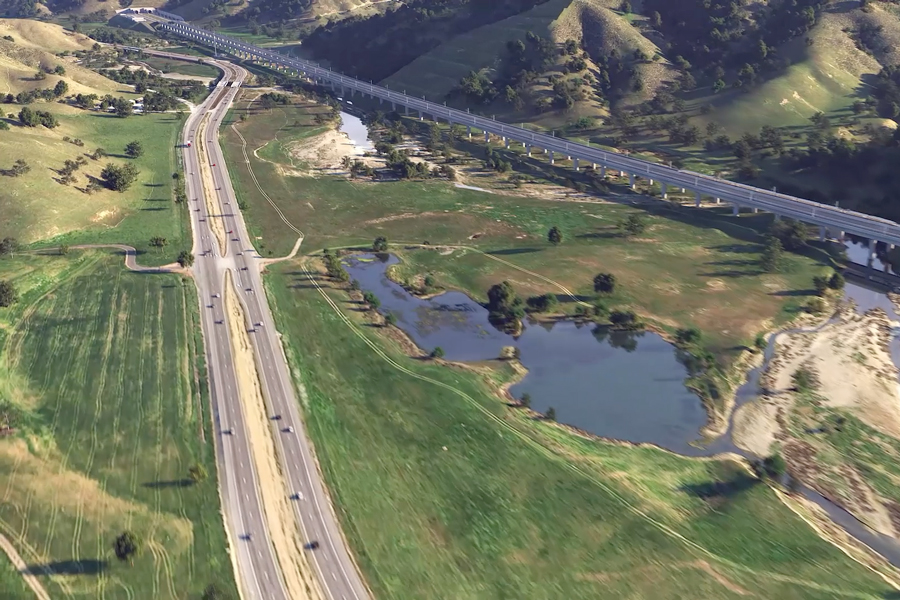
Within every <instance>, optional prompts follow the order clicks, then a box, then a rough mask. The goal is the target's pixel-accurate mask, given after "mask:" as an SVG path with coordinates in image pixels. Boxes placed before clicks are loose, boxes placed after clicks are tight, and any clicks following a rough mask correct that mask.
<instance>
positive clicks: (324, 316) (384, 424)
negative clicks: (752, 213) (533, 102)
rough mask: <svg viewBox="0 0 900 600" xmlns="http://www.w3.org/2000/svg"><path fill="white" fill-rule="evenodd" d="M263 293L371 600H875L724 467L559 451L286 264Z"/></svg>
mask: <svg viewBox="0 0 900 600" xmlns="http://www.w3.org/2000/svg"><path fill="white" fill-rule="evenodd" d="M266 286H267V290H268V293H269V294H270V298H271V300H272V302H273V306H274V308H275V314H276V321H277V324H278V327H279V330H280V331H281V332H283V334H284V343H285V346H286V349H287V352H288V356H289V360H290V361H291V363H292V372H293V373H294V374H295V376H296V377H297V379H298V385H299V384H302V386H303V387H304V389H305V394H304V395H303V398H304V400H303V402H304V406H303V409H304V412H305V415H306V419H307V421H306V422H307V427H308V428H309V430H310V433H311V436H312V438H313V441H314V442H315V444H316V450H317V454H318V456H319V460H320V463H321V465H322V468H323V471H324V473H325V477H326V480H327V482H328V486H329V490H330V491H331V494H332V496H333V497H334V498H335V501H336V502H337V505H338V514H339V515H340V516H341V519H342V521H343V527H344V531H345V533H346V535H347V536H348V538H349V541H350V544H351V546H352V548H353V550H354V551H355V555H356V557H357V560H358V562H359V564H360V566H361V568H362V570H363V572H364V574H365V576H366V578H367V581H368V582H369V584H370V586H371V587H372V589H373V592H374V594H375V596H376V597H378V598H385V599H386V598H411V597H414V598H534V599H536V600H540V599H543V598H548V599H549V598H554V599H555V598H597V597H610V598H612V597H615V598H687V597H689V598H696V599H701V598H710V599H713V598H714V599H722V598H737V597H744V596H749V597H761V598H779V599H782V598H792V599H799V598H810V599H812V598H841V597H856V598H881V597H890V596H888V595H887V594H889V593H890V592H888V591H887V590H888V588H889V586H888V585H887V584H886V583H885V582H884V581H882V580H881V579H880V578H878V577H877V576H876V575H874V574H873V573H871V572H869V571H867V570H866V569H864V568H862V567H860V566H859V565H857V564H856V563H854V562H852V561H851V560H849V559H848V558H847V557H846V556H845V555H844V554H842V553H841V552H840V551H839V550H837V549H836V548H834V547H832V546H831V545H829V544H827V543H825V542H824V541H822V540H821V539H819V538H818V537H817V536H816V535H815V533H814V532H813V531H812V529H810V528H809V527H808V526H807V525H805V524H804V523H803V522H802V521H801V520H800V519H798V518H797V517H796V516H795V515H794V514H793V513H792V512H791V511H790V510H789V509H788V508H787V507H786V506H784V505H783V504H781V503H780V502H779V501H778V500H777V499H776V498H775V496H774V494H773V493H772V492H771V491H770V490H769V489H768V488H767V487H766V486H764V485H758V484H753V483H752V482H751V481H750V480H749V479H748V477H747V475H746V474H744V473H743V472H742V471H740V470H739V469H738V468H736V467H735V466H733V465H731V464H729V463H722V462H716V461H696V460H690V459H685V458H680V457H677V456H674V455H671V454H667V453H663V452H661V451H657V450H654V449H650V448H635V447H630V446H619V445H609V444H605V443H599V442H590V441H587V440H581V439H578V438H575V437H573V436H571V435H569V434H567V433H565V432H563V431H562V430H559V429H556V428H555V427H553V426H551V425H547V424H545V423H543V422H540V421H533V420H531V419H529V418H528V417H527V416H525V414H524V413H523V412H522V411H518V410H512V409H509V408H507V407H506V406H505V404H504V403H502V402H501V401H499V399H498V398H497V397H496V396H495V395H494V394H493V392H492V391H491V390H490V389H489V387H488V385H487V383H486V382H485V381H484V380H483V379H482V377H481V376H476V375H473V374H471V373H469V372H466V371H461V370H458V369H449V368H447V367H443V366H440V365H435V364H430V363H428V362H422V361H418V360H413V359H409V358H407V357H405V356H404V355H402V353H401V352H400V351H399V350H398V349H397V348H396V347H395V346H394V345H393V344H392V343H388V342H384V341H383V339H382V338H380V336H379V333H378V331H379V330H377V329H375V328H371V327H365V326H363V324H362V322H361V320H360V319H361V317H360V316H359V314H358V313H356V312H354V311H349V310H348V316H347V318H348V319H350V322H351V323H353V325H352V326H348V324H347V323H346V322H345V321H344V320H342V318H343V317H341V316H340V315H339V314H337V313H336V312H335V311H334V310H333V308H332V306H330V305H329V304H327V303H326V302H325V300H323V298H322V297H321V296H320V295H319V294H318V292H317V291H316V290H315V289H314V288H313V286H312V285H310V281H309V280H308V279H307V278H306V277H305V276H304V275H303V274H302V273H301V271H300V269H299V268H298V266H297V264H293V263H289V264H284V265H279V266H277V267H275V268H274V269H272V272H271V273H270V275H268V276H267V278H266ZM332 296H333V298H334V302H335V303H336V305H337V306H346V304H347V297H346V296H345V295H344V294H343V293H342V292H334V293H332ZM389 361H395V364H396V365H398V367H397V368H395V367H394V366H392V365H391V363H390V362H389ZM350 365H352V368H349V367H348V366H350ZM401 368H402V369H404V370H407V371H406V372H403V371H401V370H400V369H401ZM505 375H508V373H495V374H494V375H492V376H490V377H489V379H490V380H491V381H492V382H493V383H496V382H497V381H498V379H503V378H504V376H505ZM423 378H425V380H423ZM428 380H433V381H436V382H440V383H439V384H437V385H436V384H432V383H429V382H428ZM714 482H722V487H721V488H719V489H720V490H721V494H719V493H714V494H712V495H711V496H710V495H709V494H708V493H707V492H708V490H709V489H710V488H711V487H713V483H714ZM704 490H707V492H704ZM704 497H705V498H706V499H703V498H704Z"/></svg>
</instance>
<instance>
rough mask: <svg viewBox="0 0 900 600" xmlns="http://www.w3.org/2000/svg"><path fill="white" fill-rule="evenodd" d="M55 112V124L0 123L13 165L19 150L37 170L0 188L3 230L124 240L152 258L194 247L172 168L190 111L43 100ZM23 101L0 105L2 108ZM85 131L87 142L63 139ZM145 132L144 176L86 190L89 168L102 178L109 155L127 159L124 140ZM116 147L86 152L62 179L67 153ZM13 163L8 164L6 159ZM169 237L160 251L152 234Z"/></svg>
mask: <svg viewBox="0 0 900 600" xmlns="http://www.w3.org/2000/svg"><path fill="white" fill-rule="evenodd" d="M38 107H39V108H41V109H42V110H44V109H46V110H50V111H52V112H54V113H55V114H56V115H57V117H58V118H59V121H60V126H59V127H58V128H57V129H54V130H48V129H45V128H43V127H42V128H37V129H32V128H25V127H20V126H13V128H12V129H11V130H9V131H0V154H2V155H3V156H5V157H8V158H6V160H5V161H4V163H5V164H3V165H2V168H9V166H11V164H12V161H13V160H15V159H17V158H23V159H25V160H26V161H27V162H28V164H29V165H30V166H31V171H30V172H29V173H26V174H25V175H22V176H20V177H4V178H3V184H4V185H3V186H2V188H0V211H2V212H3V214H4V216H5V217H6V218H4V219H3V220H2V222H0V236H7V235H12V236H14V237H16V238H18V239H19V240H20V241H21V242H23V243H33V244H37V245H42V244H57V243H67V244H76V243H113V242H117V243H123V244H130V245H132V246H134V247H135V248H137V249H138V251H139V252H141V253H146V254H145V255H144V256H141V258H140V261H141V262H143V263H147V264H165V263H169V262H172V261H173V260H174V258H175V256H176V255H177V254H178V252H180V251H181V250H182V249H185V248H190V224H189V222H188V220H187V214H186V212H185V211H186V209H185V207H183V206H179V205H177V204H175V202H174V201H173V191H172V177H171V175H172V173H173V172H175V171H176V170H177V165H176V157H175V145H176V143H177V135H178V132H179V131H180V129H181V126H182V123H183V121H184V119H183V118H182V117H180V116H177V115H175V114H151V115H144V116H132V117H128V118H127V119H120V118H118V117H114V116H110V115H105V114H102V113H98V112H94V111H82V110H78V109H74V108H69V107H65V106H61V105H55V104H48V105H46V107H44V106H41V105H38ZM18 109H19V107H15V106H11V105H0V110H2V111H4V112H9V111H14V110H18ZM65 135H68V136H69V137H71V138H80V139H82V140H83V141H84V143H85V145H84V146H83V147H78V146H75V145H74V144H72V143H70V142H66V141H64V140H63V139H62V138H63V136H65ZM132 140H139V141H140V142H141V143H142V144H143V146H144V155H143V156H141V157H140V158H138V159H135V160H134V161H133V162H134V164H135V165H136V166H137V167H138V169H140V172H141V173H140V176H139V177H138V180H137V182H135V183H134V184H133V185H132V186H131V188H130V189H129V190H128V191H127V192H124V193H120V192H114V191H112V190H107V189H104V190H102V191H99V192H96V193H94V194H91V195H88V194H86V193H84V191H83V189H84V187H85V186H86V185H87V182H88V180H87V178H86V174H87V175H90V176H92V177H97V178H99V175H100V171H101V170H102V169H103V167H104V165H106V164H107V163H109V162H113V163H118V164H121V163H123V162H125V161H126V160H129V159H127V158H126V157H125V156H124V154H123V149H124V147H125V145H126V144H127V143H128V142H130V141H132ZM98 147H99V148H104V149H106V150H107V152H108V153H109V154H110V155H111V156H110V157H109V158H102V159H100V160H97V161H95V160H92V159H88V161H87V164H85V165H84V167H82V168H81V169H80V170H79V171H78V172H77V174H76V176H77V181H76V182H75V183H74V184H72V185H68V186H67V185H63V184H61V183H59V182H58V181H57V179H58V178H59V175H58V173H57V170H58V169H60V168H62V166H63V163H64V162H65V160H67V159H68V160H75V159H77V158H78V157H79V156H82V155H84V154H89V153H92V152H93V151H94V149H95V148H98ZM6 163H8V164H6ZM155 235H160V236H163V237H165V238H166V239H167V240H168V244H169V245H168V246H167V247H166V248H165V249H164V250H163V251H162V252H157V251H156V250H153V251H150V238H151V237H153V236H155Z"/></svg>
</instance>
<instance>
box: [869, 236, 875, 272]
mask: <svg viewBox="0 0 900 600" xmlns="http://www.w3.org/2000/svg"><path fill="white" fill-rule="evenodd" d="M874 262H875V240H874V239H872V240H869V266H870V267H871V266H872V264H873V263H874Z"/></svg>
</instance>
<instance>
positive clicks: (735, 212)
mask: <svg viewBox="0 0 900 600" xmlns="http://www.w3.org/2000/svg"><path fill="white" fill-rule="evenodd" d="M740 212H741V207H740V206H738V205H737V204H733V205H732V206H731V214H732V215H733V216H735V217H736V216H738V215H739V214H740Z"/></svg>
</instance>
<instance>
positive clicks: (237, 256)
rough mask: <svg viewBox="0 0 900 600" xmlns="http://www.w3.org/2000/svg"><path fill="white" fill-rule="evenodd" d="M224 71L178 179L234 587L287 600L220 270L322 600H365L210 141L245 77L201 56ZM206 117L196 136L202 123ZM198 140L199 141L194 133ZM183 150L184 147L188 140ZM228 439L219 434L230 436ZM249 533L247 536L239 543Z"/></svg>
mask: <svg viewBox="0 0 900 600" xmlns="http://www.w3.org/2000/svg"><path fill="white" fill-rule="evenodd" d="M145 52H147V53H153V54H161V55H164V56H169V57H172V58H181V59H184V60H196V58H192V57H186V56H180V55H176V54H172V53H163V52H158V53H157V52H151V51H147V50H145ZM205 60H206V62H208V63H213V62H214V63H215V64H217V65H218V66H219V67H221V68H222V69H224V70H225V73H226V75H225V77H223V79H222V80H221V81H220V83H219V85H218V87H217V88H216V89H215V90H214V92H213V93H212V94H211V95H210V97H209V98H208V99H207V100H206V101H205V102H204V103H203V104H202V105H201V106H200V107H198V109H197V110H196V111H194V112H193V113H192V114H191V116H190V117H189V118H188V121H187V123H186V125H185V128H184V138H183V144H184V145H185V147H184V162H185V166H184V168H185V183H186V191H187V195H188V205H189V210H190V211H191V225H192V228H193V231H194V248H193V252H194V254H195V257H196V259H195V262H194V267H193V271H194V277H195V280H196V283H197V287H198V289H199V292H200V299H201V301H200V304H201V310H202V315H201V322H202V327H203V333H204V340H205V344H206V356H207V365H208V368H209V378H210V392H211V398H212V404H213V418H214V424H215V426H216V428H217V433H218V443H217V458H218V464H219V467H220V478H221V490H222V497H223V498H222V500H223V509H224V511H225V514H226V518H227V527H228V528H229V535H230V537H231V540H232V544H233V546H234V548H235V549H236V553H237V556H236V559H237V564H238V569H239V573H238V575H239V582H240V585H241V587H242V588H243V590H242V591H243V594H244V598H245V599H248V598H254V599H259V600H281V599H284V600H287V598H288V594H287V591H286V587H285V585H284V582H283V578H282V575H281V573H280V570H279V566H278V561H277V559H276V557H275V554H274V551H273V548H272V543H271V541H270V538H269V534H268V531H267V528H266V525H265V518H264V515H263V510H264V507H263V506H262V503H261V501H260V498H259V494H258V491H257V490H258V481H257V475H256V472H255V470H254V467H253V460H252V456H251V452H250V448H249V443H248V441H247V439H248V438H247V435H246V434H245V426H244V422H243V415H242V407H241V400H240V396H239V390H238V385H237V376H236V372H235V368H234V356H233V355H232V351H231V342H230V339H229V331H228V326H227V324H226V323H227V317H226V315H225V307H224V303H223V301H222V299H221V297H220V295H221V294H222V293H223V292H224V285H225V273H226V271H231V280H232V281H233V282H234V285H235V287H236V288H237V290H238V292H237V293H238V295H239V296H240V300H241V304H242V305H243V309H244V314H245V316H246V318H247V319H248V321H249V323H248V324H247V326H248V331H249V332H250V336H249V337H250V340H251V344H252V346H253V352H254V355H255V357H256V364H257V370H258V374H259V378H260V382H261V387H262V391H263V395H264V398H265V400H266V405H267V408H268V409H269V410H271V411H272V413H273V415H272V416H274V415H280V417H281V418H280V420H270V421H269V423H270V424H271V425H272V426H273V427H277V431H275V432H274V437H275V440H276V446H277V450H278V453H279V458H280V463H281V468H282V471H283V474H284V478H285V480H286V481H287V485H288V486H289V489H287V490H285V494H287V495H289V496H290V497H291V498H292V499H293V500H292V504H293V507H294V511H295V515H296V517H297V518H298V521H299V522H300V523H301V525H302V530H303V534H304V536H305V539H306V540H307V541H312V540H316V541H318V542H319V547H318V548H317V549H316V550H309V552H310V553H311V561H310V562H311V563H312V564H313V565H314V567H315V569H316V571H317V575H318V578H319V580H320V583H321V584H322V588H323V589H324V590H325V595H326V597H328V598H331V599H334V600H368V598H369V597H370V595H369V592H368V590H367V588H366V586H365V584H364V583H363V580H362V578H361V576H360V575H359V573H358V572H357V570H356V566H355V564H354V562H353V560H352V558H351V556H350V553H349V551H348V549H347V547H346V545H345V543H344V538H343V537H342V535H341V531H340V526H339V524H338V521H337V517H336V515H335V513H334V511H333V509H332V506H331V501H330V499H329V497H328V495H327V493H326V491H325V487H324V484H323V482H322V480H321V476H320V474H319V471H318V468H317V462H316V459H315V455H314V452H313V449H312V445H311V443H310V441H309V439H308V438H307V436H306V432H305V428H304V426H303V422H302V420H301V418H300V413H299V407H298V402H297V397H296V395H295V393H294V387H293V382H292V380H291V376H290V371H289V369H288V365H287V360H286V357H285V355H284V352H283V349H282V348H281V341H280V339H279V335H278V332H277V330H276V328H275V322H274V319H273V318H272V314H271V311H270V310H269V305H268V302H267V301H266V296H265V290H264V288H263V285H262V277H261V274H260V270H261V267H262V265H263V262H264V261H263V259H262V257H261V256H259V255H258V254H257V253H256V251H255V250H254V248H253V245H252V244H251V242H250V239H251V238H250V235H249V234H248V233H247V228H246V226H245V224H244V219H243V216H242V215H241V213H240V211H239V210H238V206H237V200H236V197H235V194H234V190H233V188H232V185H231V179H230V178H229V176H228V170H227V168H226V166H225V162H224V157H223V154H222V149H221V147H220V146H219V142H218V128H219V127H220V126H221V124H222V121H223V119H224V117H225V115H226V113H227V111H228V109H229V107H230V105H231V103H232V101H233V100H234V97H235V95H236V94H237V92H238V89H239V88H238V87H236V86H232V85H231V84H232V82H238V84H239V83H240V82H242V81H243V79H244V78H245V77H246V75H247V73H246V71H244V70H243V69H241V68H240V67H237V66H234V65H231V64H229V63H225V62H220V61H211V60H209V59H205ZM206 115H209V119H208V123H207V126H206V128H205V130H204V131H201V130H200V123H201V121H202V120H203V118H204V117H205V116H206ZM198 133H203V134H204V135H205V137H206V139H204V140H202V142H203V143H202V145H198V143H197V141H198V140H197V139H196V137H195V136H196V135H197V134H198ZM188 141H191V142H192V146H191V147H190V148H187V147H186V145H187V142H188ZM200 147H202V149H203V151H204V152H206V153H207V161H208V164H209V165H211V168H210V169H211V172H212V179H213V183H214V187H215V188H216V189H215V190H211V192H212V193H214V194H215V195H214V197H213V198H211V200H212V205H213V206H214V207H215V210H216V211H217V212H216V214H212V215H208V214H206V206H207V204H206V203H204V202H203V197H202V194H203V186H202V182H201V178H200V169H199V163H198V156H197V152H198V151H200ZM211 219H221V221H222V226H223V227H224V231H226V232H228V231H231V232H233V233H231V234H228V235H227V244H226V248H225V252H224V255H221V254H220V248H219V242H218V240H217V239H216V237H215V235H214V234H213V231H212V226H211V222H210V220H211ZM232 428H233V431H234V433H233V434H231V433H228V431H229V430H232ZM248 535H249V538H248V537H247V536H248Z"/></svg>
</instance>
